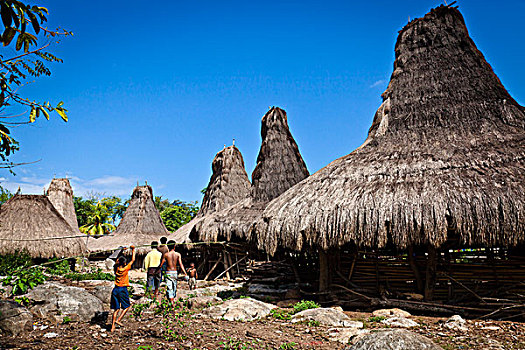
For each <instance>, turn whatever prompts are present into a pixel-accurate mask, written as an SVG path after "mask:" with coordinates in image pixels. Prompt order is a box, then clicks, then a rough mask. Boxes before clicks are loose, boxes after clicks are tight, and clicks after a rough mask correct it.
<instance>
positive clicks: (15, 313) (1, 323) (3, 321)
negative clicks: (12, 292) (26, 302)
mask: <svg viewBox="0 0 525 350" xmlns="http://www.w3.org/2000/svg"><path fill="white" fill-rule="evenodd" d="M32 329H33V315H32V314H31V312H29V310H28V309H26V308H25V307H23V306H21V305H18V304H17V303H15V302H13V301H9V300H0V331H2V333H3V334H5V335H14V336H18V335H20V334H22V333H23V332H24V331H31V330H32Z"/></svg>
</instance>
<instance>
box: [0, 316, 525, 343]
mask: <svg viewBox="0 0 525 350" xmlns="http://www.w3.org/2000/svg"><path fill="white" fill-rule="evenodd" d="M155 312H161V311H160V310H159V309H158V307H157V308H155V307H154V306H151V307H150V308H149V309H145V310H144V311H143V312H142V314H141V315H140V317H139V318H137V317H134V316H133V314H132V312H131V310H130V312H129V313H128V315H126V317H125V319H124V326H123V327H119V328H117V330H116V331H115V332H114V333H111V332H109V327H108V325H107V324H106V323H104V322H103V321H102V323H99V324H89V323H80V322H70V323H67V324H50V323H49V322H47V321H43V320H37V322H35V324H34V326H33V328H34V330H33V331H32V332H30V333H28V334H27V335H26V336H24V337H2V338H1V339H0V349H68V350H73V349H89V350H93V349H104V350H109V349H136V350H147V349H190V350H195V349H201V350H202V349H209V350H212V349H284V350H286V349H288V350H290V349H297V350H298V349H319V350H335V349H346V348H347V347H348V345H345V344H341V343H339V342H335V341H333V340H331V339H330V337H329V335H328V333H329V332H328V329H329V327H324V326H316V325H308V324H298V323H291V322H290V321H286V320H279V319H275V318H273V317H270V316H269V317H267V318H264V319H261V320H259V321H253V322H231V321H226V320H209V319H203V318H197V317H195V314H196V313H198V310H188V309H186V308H178V309H175V310H171V311H169V312H168V311H166V310H164V311H162V312H161V313H159V314H156V313H155ZM163 313H164V314H163ZM176 313H178V316H174V315H176ZM346 313H347V315H348V316H349V317H350V318H351V319H353V320H359V321H363V322H364V324H365V328H366V329H372V330H373V329H377V328H381V327H384V325H383V324H382V323H380V322H377V321H374V319H370V317H371V316H372V315H371V314H370V313H362V312H346ZM412 319H413V320H414V321H416V322H417V323H419V325H420V326H419V327H415V328H412V329H411V330H412V331H414V332H417V333H420V334H422V335H424V336H426V337H429V338H430V339H432V340H433V341H434V342H435V343H436V344H438V345H440V346H441V347H443V349H446V350H452V349H474V350H485V349H525V323H519V322H504V321H481V320H467V327H468V331H466V332H462V331H453V330H449V329H447V328H445V327H443V323H444V321H445V320H446V318H440V317H423V316H412ZM109 321H110V320H109V318H108V321H107V322H109ZM50 335H51V336H53V335H56V336H53V337H49V336H50Z"/></svg>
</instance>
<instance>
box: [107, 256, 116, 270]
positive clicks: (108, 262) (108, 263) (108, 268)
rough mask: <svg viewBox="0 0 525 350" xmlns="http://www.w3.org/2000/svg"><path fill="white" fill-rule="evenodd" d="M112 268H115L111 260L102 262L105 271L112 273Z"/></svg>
mask: <svg viewBox="0 0 525 350" xmlns="http://www.w3.org/2000/svg"><path fill="white" fill-rule="evenodd" d="M113 266H115V261H114V260H113V259H109V258H108V259H106V260H104V267H105V268H106V270H109V271H113Z"/></svg>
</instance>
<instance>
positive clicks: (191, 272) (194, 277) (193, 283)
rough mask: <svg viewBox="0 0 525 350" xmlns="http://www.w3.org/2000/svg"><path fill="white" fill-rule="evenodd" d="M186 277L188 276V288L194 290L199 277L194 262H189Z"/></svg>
mask: <svg viewBox="0 0 525 350" xmlns="http://www.w3.org/2000/svg"><path fill="white" fill-rule="evenodd" d="M188 277H189V278H190V279H189V280H188V286H189V287H190V290H194V289H195V287H196V286H197V278H199V275H197V269H196V268H195V264H194V263H191V264H190V268H189V269H188Z"/></svg>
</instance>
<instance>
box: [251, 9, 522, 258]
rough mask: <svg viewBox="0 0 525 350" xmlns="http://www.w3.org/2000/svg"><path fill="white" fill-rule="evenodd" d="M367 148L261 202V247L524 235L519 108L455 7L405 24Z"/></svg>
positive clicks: (504, 241) (471, 241) (498, 239)
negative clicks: (263, 205) (277, 196)
mask: <svg viewBox="0 0 525 350" xmlns="http://www.w3.org/2000/svg"><path fill="white" fill-rule="evenodd" d="M382 97H383V103H382V104H381V106H380V107H379V109H378V110H377V113H376V115H375V117H374V121H373V123H372V126H371V128H370V131H369V134H368V138H367V140H366V141H365V143H364V144H363V145H362V146H361V147H359V148H358V149H357V150H355V151H354V152H352V153H350V154H349V155H347V156H344V157H342V158H339V159H337V160H335V161H333V162H332V163H330V164H329V165H328V166H326V167H325V168H323V169H321V170H319V171H318V172H317V173H315V174H314V175H312V176H310V177H309V178H308V179H306V180H305V181H303V182H301V183H300V184H298V185H296V186H294V187H292V188H291V189H290V190H288V191H287V192H285V193H284V194H283V195H281V196H280V197H279V198H277V199H275V200H274V201H272V202H271V203H270V204H269V205H268V207H267V208H266V210H265V212H264V214H263V219H262V220H260V221H259V223H258V224H257V232H258V242H259V246H260V247H261V248H264V249H266V250H267V251H268V252H270V253H273V252H275V250H276V249H277V247H285V248H291V249H297V250H299V249H302V247H303V246H306V245H308V246H314V247H320V248H323V249H327V248H329V247H337V246H341V245H343V244H345V243H348V242H353V243H356V244H358V245H360V246H371V247H383V246H385V245H386V244H387V242H391V243H392V244H394V245H396V246H397V247H400V248H402V247H405V246H406V245H408V244H415V245H419V244H432V245H434V246H440V245H441V244H443V243H444V242H445V241H446V240H447V237H448V235H453V236H454V237H456V238H459V242H460V243H461V244H464V245H477V244H481V245H484V246H494V245H500V246H512V245H515V244H517V243H519V242H523V240H524V236H525V219H524V218H525V203H524V198H525V108H523V107H522V106H520V105H518V103H517V102H516V101H515V100H514V99H513V98H512V97H511V96H510V95H509V93H508V92H507V91H506V90H505V88H504V87H503V85H502V84H501V82H500V80H499V79H498V77H497V76H496V75H495V74H494V71H493V70H492V68H491V66H490V65H489V64H488V63H487V62H486V61H485V58H484V57H483V55H482V53H481V52H480V51H479V50H478V49H477V48H476V45H475V44H474V42H473V41H472V39H471V38H470V37H469V34H468V31H467V28H466V26H465V22H464V20H463V17H462V15H461V14H460V12H459V11H458V10H457V9H455V8H449V7H445V6H440V7H438V8H436V9H433V10H432V11H430V13H428V14H427V15H425V16H424V17H423V18H420V19H416V20H414V21H412V22H410V23H409V24H408V25H406V26H405V27H404V28H403V29H402V30H401V31H400V32H399V37H398V40H397V43H396V46H395V63H394V72H393V73H392V76H391V80H390V83H389V85H388V87H387V89H386V91H385V92H384V93H383V95H382Z"/></svg>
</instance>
